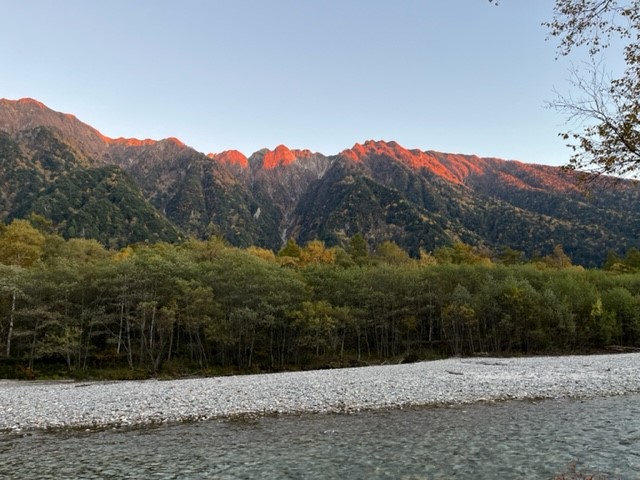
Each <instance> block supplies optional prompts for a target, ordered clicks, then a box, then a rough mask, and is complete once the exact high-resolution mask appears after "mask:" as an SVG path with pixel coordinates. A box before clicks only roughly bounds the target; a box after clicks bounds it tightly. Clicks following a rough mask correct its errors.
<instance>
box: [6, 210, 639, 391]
mask: <svg viewBox="0 0 640 480" xmlns="http://www.w3.org/2000/svg"><path fill="white" fill-rule="evenodd" d="M40 227H41V229H38V228H36V226H34V225H33V224H31V223H30V222H28V221H24V220H16V221H14V222H13V223H11V224H10V225H7V226H4V227H2V228H1V229H0V352H1V354H2V356H3V357H4V358H3V360H2V361H1V362H0V367H1V368H2V371H1V372H0V373H1V374H2V376H4V377H19V378H33V377H36V376H47V375H49V376H51V375H66V376H69V375H70V376H78V377H83V376H90V375H93V376H98V377H100V376H103V377H104V376H107V375H111V376H113V377H114V378H133V377H146V376H150V375H158V374H161V375H163V374H164V375H171V376H176V375H185V374H193V373H198V374H219V373H230V372H253V371H278V370H287V369H305V368H324V367H338V366H348V365H365V364H369V363H381V362H388V361H390V362H398V361H412V360H418V359H425V358H441V357H444V356H449V355H515V354H517V355H520V354H539V353H554V354H555V353H570V352H588V351H594V350H599V349H603V348H606V347H610V346H611V345H615V346H616V348H617V349H624V348H633V347H638V346H640V275H638V273H637V272H638V271H640V252H638V251H636V250H634V249H632V250H630V251H629V252H627V254H626V255H625V256H623V257H620V256H618V255H616V254H611V255H610V257H609V259H608V262H607V267H606V268H607V270H585V269H583V268H582V267H575V266H572V265H571V262H570V259H569V258H568V257H567V256H566V255H565V254H564V253H563V251H562V248H561V247H558V248H557V249H556V250H555V251H554V253H553V254H552V255H549V256H547V257H543V258H538V259H535V260H534V261H529V262H527V263H524V259H523V258H522V256H521V255H519V254H518V252H516V251H513V250H511V249H505V251H504V252H501V254H500V255H497V256H495V258H492V257H491V256H487V252H483V251H480V250H476V249H474V248H472V247H470V246H468V245H464V244H461V243H460V244H455V245H453V246H449V247H443V248H441V249H438V250H436V251H435V252H433V253H427V252H422V255H421V256H420V258H417V259H416V258H410V257H409V256H408V255H407V254H406V253H404V252H403V251H402V250H401V249H400V248H399V247H398V246H397V245H395V244H393V243H392V242H385V243H383V244H382V245H381V246H380V248H378V249H377V250H376V251H374V252H369V251H368V250H367V248H366V247H365V246H363V244H362V242H361V241H360V239H359V238H354V239H353V241H352V242H351V248H349V251H347V250H344V249H341V248H331V249H329V248H326V247H325V246H324V244H323V243H322V242H319V241H312V242H309V243H308V244H306V245H303V246H298V245H296V244H295V242H293V241H291V242H289V244H287V245H286V246H285V248H284V249H283V250H282V251H281V252H279V254H278V255H276V254H274V253H273V252H271V251H269V250H264V249H260V248H255V247H250V248H247V249H240V248H235V247H230V246H229V245H227V244H226V243H225V242H224V241H222V240H220V239H219V238H216V237H211V238H209V239H208V240H205V241H201V240H188V241H186V242H184V243H182V244H167V243H156V244H146V243H141V244H134V245H129V246H127V247H125V248H122V249H120V250H107V249H105V248H104V247H103V246H102V245H100V244H99V243H98V242H96V241H94V240H85V239H77V238H76V239H69V240H64V239H62V238H61V237H59V236H57V235H55V234H53V233H47V232H46V229H45V228H44V227H42V225H41V226H40ZM52 372H53V373H52ZM101 372H102V373H101ZM108 372H110V373H108ZM114 372H115V373H114Z"/></svg>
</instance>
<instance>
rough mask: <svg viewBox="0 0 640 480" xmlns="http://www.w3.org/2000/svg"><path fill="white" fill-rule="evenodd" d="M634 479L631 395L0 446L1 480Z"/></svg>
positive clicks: (8, 439)
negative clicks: (565, 475)
mask: <svg viewBox="0 0 640 480" xmlns="http://www.w3.org/2000/svg"><path fill="white" fill-rule="evenodd" d="M572 460H575V461H577V462H578V468H579V469H581V470H586V471H591V472H594V471H598V472H601V473H605V474H607V475H608V477H609V478H621V479H640V396H638V395H628V396H621V397H611V398H596V399H589V400H584V401H576V400H554V401H545V402H541V403H532V402H506V403H498V404H480V405H471V406H465V407H452V408H421V409H410V410H392V411H381V412H363V413H358V414H351V415H304V416H283V417H270V418H259V419H256V420H220V421H210V422H202V423H189V424H178V425H165V426H161V427H154V428H144V429H138V430H129V431H122V430H121V431H103V432H58V433H38V434H31V435H22V436H17V435H5V436H4V437H0V478H19V479H30V478H34V479H35V478H38V479H49V478H51V479H54V478H55V479H59V478H87V479H92V478H114V479H115V478H148V479H154V478H155V479H171V478H194V479H198V478H220V479H227V478H229V479H231V478H233V479H235V478H239V479H248V478H269V479H276V478H282V479H298V478H299V479H327V478H336V479H338V478H339V479H387V478H388V479H392V478H393V479H396V478H400V479H473V480H478V479H509V480H511V479H538V478H541V479H544V478H553V476H554V474H556V473H558V472H561V471H563V470H565V469H566V467H567V465H568V464H569V463H570V462H571V461H572Z"/></svg>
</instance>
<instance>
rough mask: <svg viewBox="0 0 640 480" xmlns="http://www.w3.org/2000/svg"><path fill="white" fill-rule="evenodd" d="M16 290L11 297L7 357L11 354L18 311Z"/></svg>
mask: <svg viewBox="0 0 640 480" xmlns="http://www.w3.org/2000/svg"><path fill="white" fill-rule="evenodd" d="M16 297H17V295H16V291H15V290H14V291H13V295H12V297H11V315H9V333H7V358H9V357H10V356H11V337H12V336H13V320H14V317H15V312H16Z"/></svg>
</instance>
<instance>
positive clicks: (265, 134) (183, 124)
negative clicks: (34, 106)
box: [0, 0, 569, 165]
mask: <svg viewBox="0 0 640 480" xmlns="http://www.w3.org/2000/svg"><path fill="white" fill-rule="evenodd" d="M553 3H554V2H553V0H501V2H500V6H499V7H495V6H492V5H490V4H489V2H488V1H487V0H394V1H390V0H322V1H320V0H316V1H313V0H268V1H267V0H179V1H178V0H175V1H165V0H136V1H132V0H90V1H88V0H57V1H49V0H40V1H35V0H21V1H19V2H17V1H14V2H4V3H3V6H2V17H3V22H2V24H3V25H2V28H1V29H0V53H1V57H0V59H1V61H0V97H4V98H9V99H17V98H21V97H33V98H36V99H37V100H40V101H42V102H44V103H45V104H47V105H48V106H49V107H51V108H53V109H55V110H59V111H63V112H67V113H73V114H75V115H76V116H77V117H78V118H80V120H82V121H84V122H86V123H89V124H90V125H92V126H94V127H95V128H97V129H98V130H100V131H101V132H102V133H104V134H105V135H108V136H111V137H119V136H125V137H138V138H154V139H160V138H165V137H168V136H175V137H178V138H180V139H181V140H182V141H183V142H185V143H186V144H188V145H190V146H192V147H194V148H196V149H197V150H200V151H202V152H205V153H209V152H219V151H222V150H226V149H238V150H240V151H242V152H243V153H245V154H247V155H249V154H251V153H252V152H254V151H256V150H258V149H260V148H264V147H267V148H274V147H275V146H277V145H278V144H281V143H284V144H286V145H288V146H289V147H291V148H309V149H311V150H313V151H319V152H322V153H325V154H335V153H337V152H339V151H341V150H343V149H345V148H348V147H351V146H352V145H353V144H354V143H355V142H363V141H365V140H367V139H376V140H379V139H382V140H396V141H397V142H399V143H400V144H402V145H404V146H405V147H407V148H420V149H423V150H438V151H443V152H451V153H468V154H478V155H481V156H496V157H501V158H505V159H518V160H522V161H525V162H531V163H547V164H554V165H559V164H562V163H564V162H566V160H567V159H568V156H569V150H568V149H567V148H566V147H564V145H563V141H562V140H560V139H559V138H558V137H557V132H558V131H560V130H562V129H563V127H564V118H563V117H562V116H561V115H560V114H559V113H556V112H554V111H552V110H548V109H545V108H544V103H545V101H547V100H552V99H553V98H554V96H555V95H554V89H556V90H558V91H561V92H564V91H566V90H568V88H569V86H568V83H567V79H568V76H569V75H568V65H569V62H568V60H566V59H561V60H559V61H556V60H555V42H554V41H545V38H546V35H547V32H546V29H545V28H544V27H542V26H541V22H543V21H545V20H548V19H550V17H551V14H552V8H553Z"/></svg>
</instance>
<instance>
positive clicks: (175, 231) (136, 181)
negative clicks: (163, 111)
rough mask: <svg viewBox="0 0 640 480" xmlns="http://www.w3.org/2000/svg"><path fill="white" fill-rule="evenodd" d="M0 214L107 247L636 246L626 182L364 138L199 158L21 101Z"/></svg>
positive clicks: (597, 251) (636, 197)
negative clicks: (324, 148)
mask: <svg viewBox="0 0 640 480" xmlns="http://www.w3.org/2000/svg"><path fill="white" fill-rule="evenodd" d="M0 185H1V191H0V220H2V221H3V222H5V223H6V222H10V221H11V220H12V219H14V218H23V217H26V216H28V215H29V214H31V213H37V214H39V215H42V216H44V217H46V218H48V219H50V220H51V221H52V222H53V224H54V226H55V228H56V229H57V231H58V232H59V233H60V234H62V235H63V236H65V237H73V236H83V237H87V238H95V239H98V240H100V241H101V242H103V243H104V244H106V245H108V246H111V247H114V248H117V247H121V246H123V245H125V244H128V243H132V242H141V241H169V242H174V241H179V240H180V239H181V238H185V237H186V236H187V235H193V236H196V237H200V238H204V237H207V236H209V235H212V234H216V235H220V236H222V237H224V238H225V239H226V240H227V241H228V242H230V243H231V244H233V245H237V246H248V245H257V246H261V247H265V248H270V249H274V250H278V249H279V248H281V247H282V245H283V244H284V243H285V242H286V241H287V239H289V238H294V239H296V240H297V241H298V243H301V244H302V243H305V242H306V241H309V240H312V239H316V238H317V239H320V240H323V241H325V242H326V243H327V244H328V245H343V246H344V245H346V244H347V243H348V241H349V239H350V238H351V237H353V236H354V235H355V234H358V233H360V234H362V235H363V236H364V238H365V239H366V240H367V241H368V243H369V245H370V247H371V248H374V247H375V246H376V245H377V244H379V243H380V242H382V241H384V240H393V241H395V242H396V243H398V244H399V245H400V246H402V247H403V248H405V249H406V250H407V251H408V252H410V253H411V254H413V255H418V254H419V252H420V250H424V251H432V250H434V249H435V248H437V247H439V246H444V245H448V244H451V243H452V242H455V241H462V242H465V243H467V244H471V245H474V246H478V247H486V248H489V249H491V250H493V251H496V252H498V251H500V249H501V248H504V247H510V248H512V249H515V250H520V251H523V252H525V254H526V255H528V256H529V257H532V256H535V255H537V254H540V255H544V254H547V253H549V252H551V251H552V250H553V248H554V246H556V245H561V246H562V247H563V248H564V251H565V252H566V253H567V254H568V255H569V256H570V257H571V258H572V260H573V262H574V263H577V264H582V265H585V266H597V265H601V264H602V262H603V261H604V259H605V257H606V255H607V252H608V251H609V250H615V251H618V252H622V251H624V250H626V249H628V248H630V247H640V235H639V233H640V188H639V185H638V183H636V182H633V181H628V180H624V181H622V180H619V181H613V180H612V179H606V178H599V177H592V178H590V179H587V181H586V182H585V180H584V178H583V176H581V175H579V174H577V173H574V172H567V171H565V170H563V169H561V168H558V167H552V166H545V165H535V164H525V163H521V162H518V161H505V160H501V159H497V158H480V157H477V156H475V155H460V154H447V153H439V152H434V151H421V150H417V149H406V148H404V147H402V146H401V145H399V144H398V143H396V142H393V141H390V142H385V141H372V140H369V141H366V142H364V143H363V144H359V143H357V144H355V145H354V146H353V147H351V148H348V149H345V150H344V151H342V152H340V153H338V154H336V155H324V154H321V153H315V152H311V151H309V150H296V149H289V148H288V147H286V146H284V145H280V146H278V147H276V148H275V149H273V150H269V149H262V150H259V151H258V152H255V153H253V154H252V155H250V156H249V157H247V156H245V155H244V154H242V153H241V152H239V151H235V150H230V151H224V152H220V153H210V154H208V155H207V154H204V153H201V152H198V151H196V150H194V149H193V148H190V147H189V146H187V145H184V144H183V143H182V142H181V141H180V140H178V139H176V138H167V139H163V140H159V141H156V140H148V139H147V140H138V139H132V138H109V137H106V136H104V135H102V134H101V133H100V132H99V131H98V130H96V129H95V128H93V127H91V126H89V125H86V124H84V123H82V122H81V121H80V120H78V119H77V118H76V117H75V116H73V115H69V114H64V113H60V112H56V111H53V110H51V109H49V108H47V107H46V106H45V105H43V104H42V103H40V102H38V101H36V100H33V99H21V100H6V99H0Z"/></svg>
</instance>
